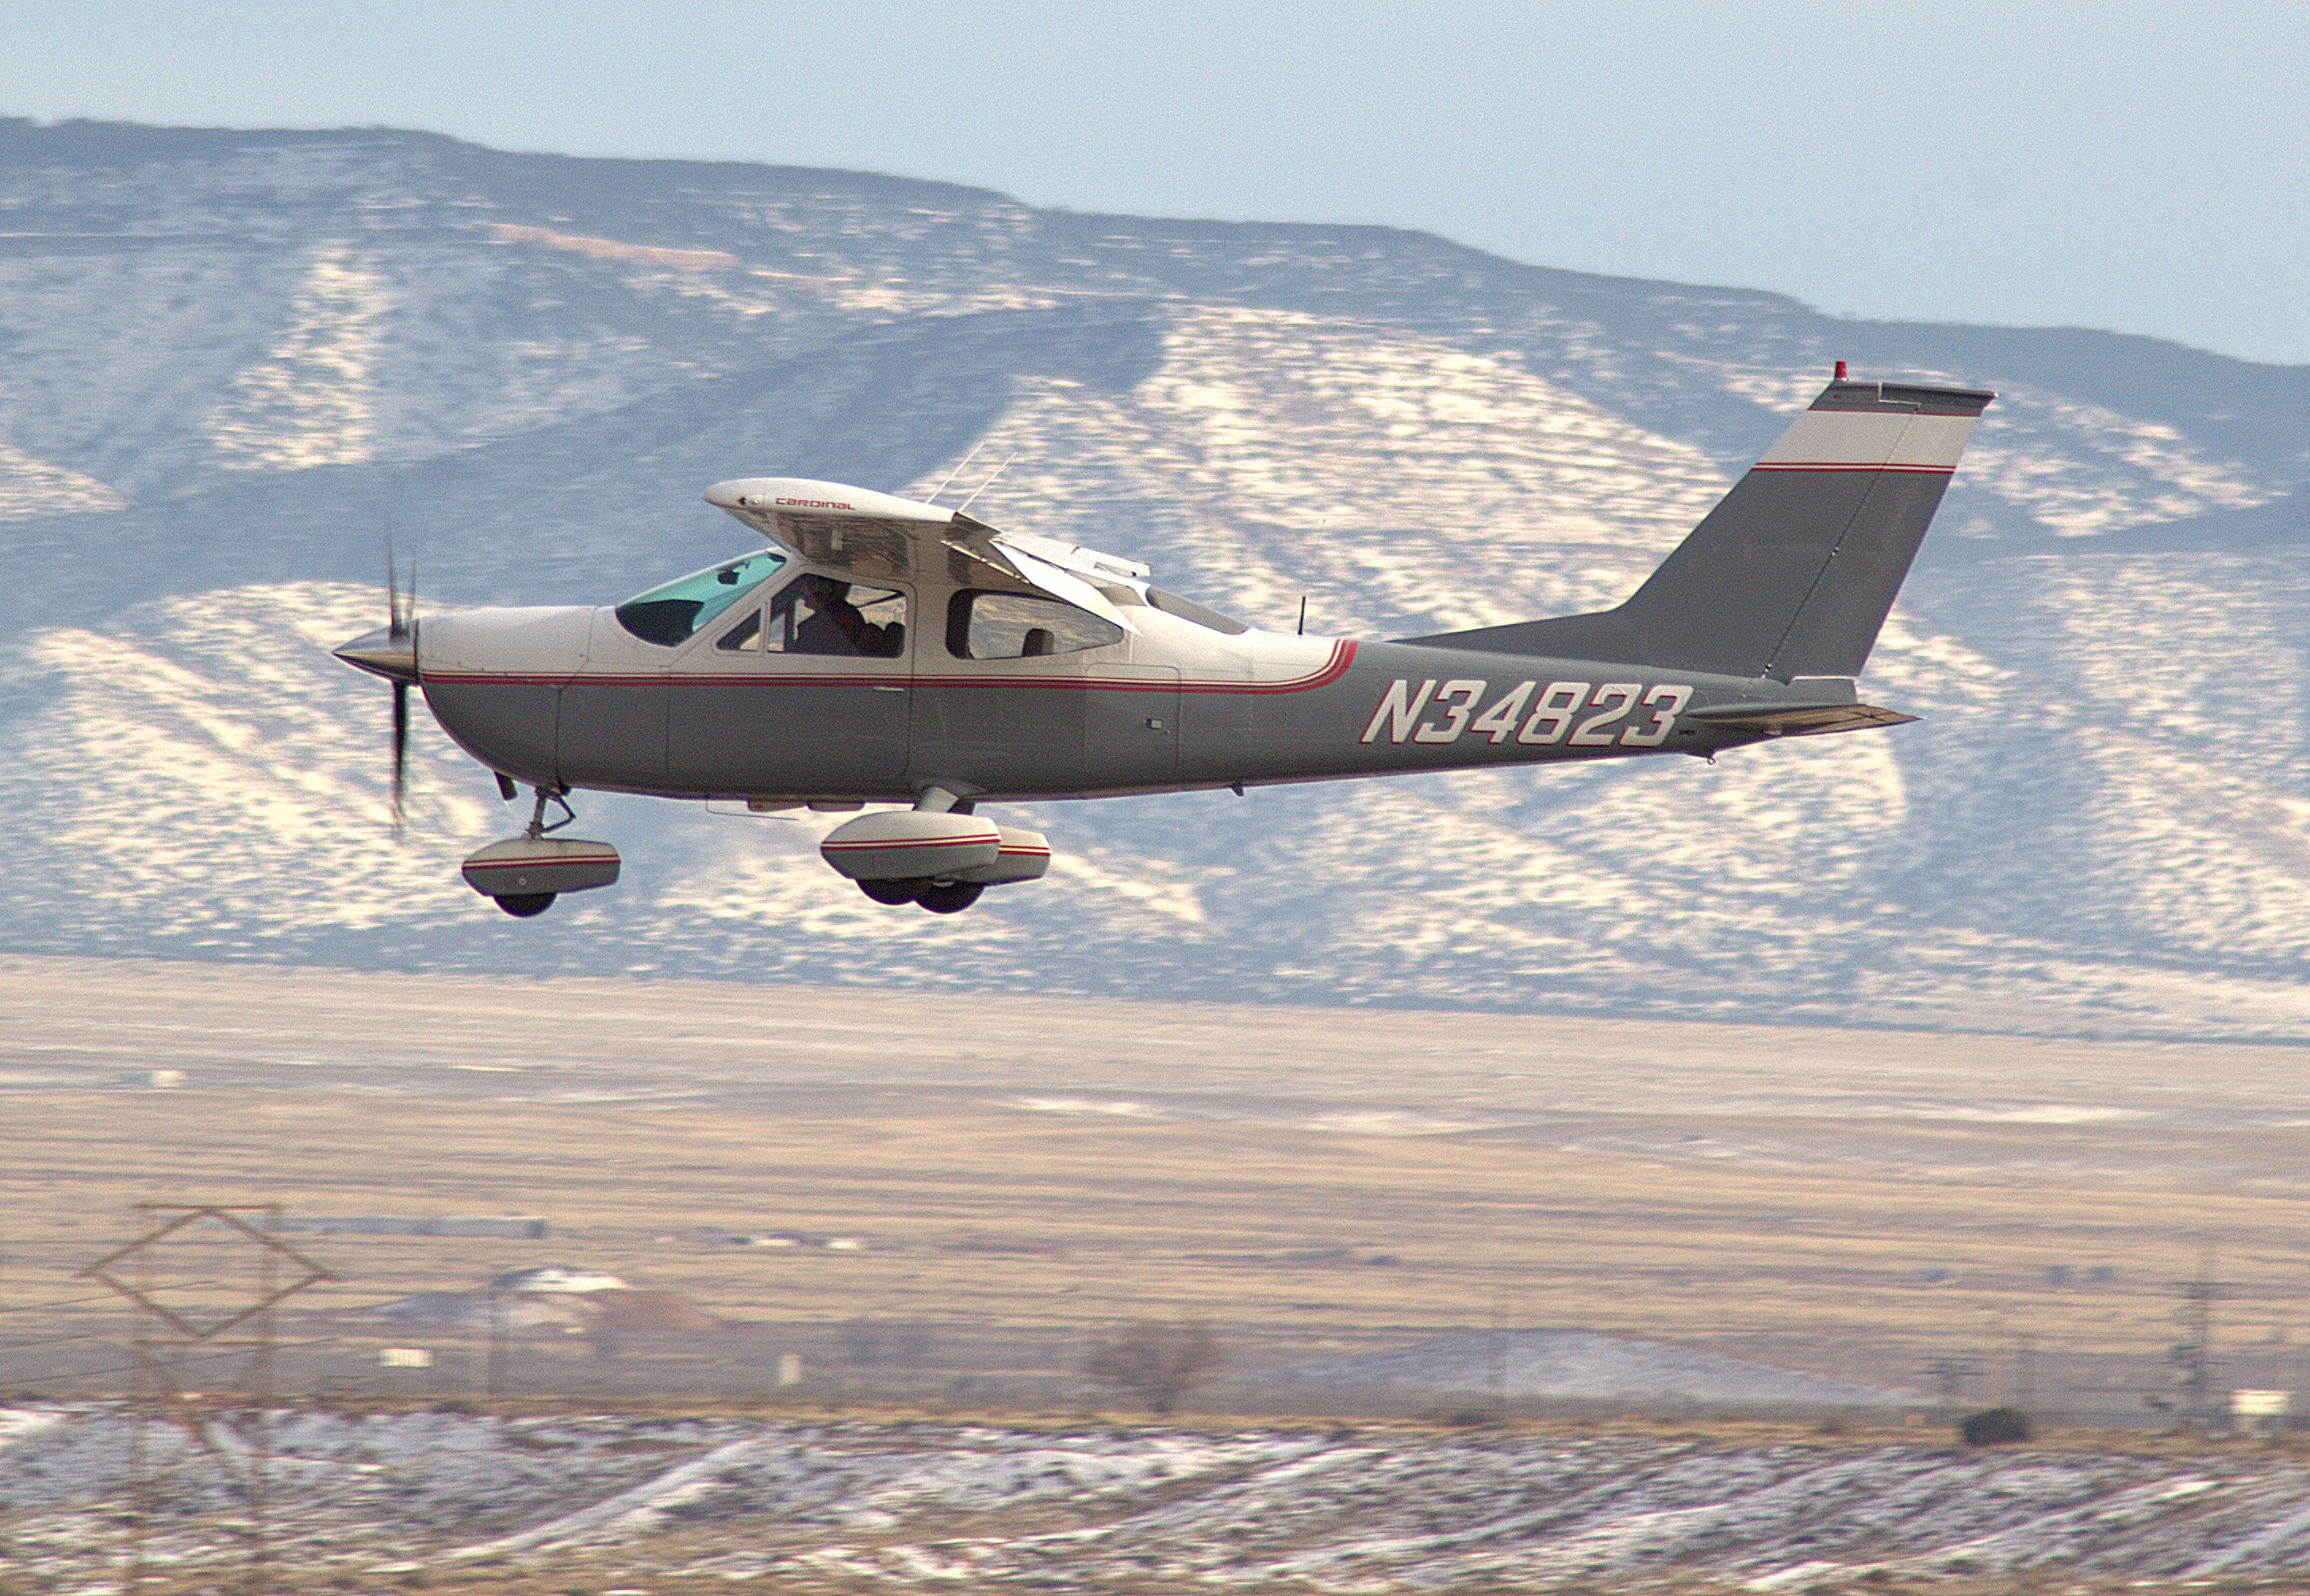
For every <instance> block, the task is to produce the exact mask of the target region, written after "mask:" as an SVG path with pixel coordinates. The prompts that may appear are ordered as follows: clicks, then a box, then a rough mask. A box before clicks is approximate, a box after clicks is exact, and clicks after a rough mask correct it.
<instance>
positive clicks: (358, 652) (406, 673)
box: [332, 626, 417, 681]
mask: <svg viewBox="0 0 2310 1596" xmlns="http://www.w3.org/2000/svg"><path fill="white" fill-rule="evenodd" d="M332 652H334V654H335V655H336V656H337V657H338V658H339V659H341V660H343V661H344V662H345V664H349V665H351V666H352V668H353V669H354V670H356V671H367V672H369V674H370V675H372V676H382V677H384V678H385V679H386V681H416V680H417V639H416V638H415V637H413V636H412V634H411V633H410V631H409V629H407V628H405V627H404V628H402V629H398V630H396V629H394V628H392V627H389V626H381V627H379V628H378V629H376V630H375V631H373V632H363V633H362V634H361V635H360V637H358V638H354V639H353V640H352V642H350V643H346V644H343V646H339V647H338V648H336V649H334V650H333V651H332Z"/></svg>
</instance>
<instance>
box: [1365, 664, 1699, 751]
mask: <svg viewBox="0 0 2310 1596" xmlns="http://www.w3.org/2000/svg"><path fill="white" fill-rule="evenodd" d="M1490 691H1491V683H1490V682H1489V681H1476V680H1473V679H1472V678H1455V679H1453V680H1451V681H1436V680H1434V679H1433V678H1430V679H1429V680H1428V681H1418V682H1415V681H1408V680H1406V679H1404V678H1402V677H1398V678H1397V679H1396V680H1395V681H1393V682H1391V683H1390V684H1389V685H1388V690H1387V691H1386V692H1385V694H1384V695H1382V697H1381V698H1380V701H1379V707H1377V708H1376V709H1374V710H1373V711H1372V717H1371V722H1370V724H1368V725H1367V726H1365V727H1364V734H1363V738H1362V741H1363V742H1379V741H1381V740H1382V739H1383V738H1385V740H1386V741H1387V742H1405V741H1407V740H1408V741H1410V742H1459V741H1460V740H1461V739H1462V738H1463V737H1483V738H1488V739H1489V740H1490V741H1491V742H1494V743H1495V744H1500V743H1507V742H1520V743H1525V744H1530V745H1535V746H1541V747H1545V746H1547V745H1548V744H1550V743H1558V742H1560V743H1564V744H1566V745H1567V746H1568V747H1572V748H1658V747H1659V746H1660V745H1661V744H1662V743H1663V742H1667V741H1668V734H1669V731H1670V729H1671V728H1672V727H1673V726H1674V725H1675V724H1676V717H1677V716H1678V715H1679V714H1680V712H1681V711H1682V710H1683V708H1684V707H1685V706H1686V705H1687V704H1689V703H1690V702H1691V701H1692V689H1691V688H1689V687H1687V686H1685V685H1683V684H1682V683H1680V682H1662V683H1660V684H1658V685H1656V686H1654V687H1650V688H1647V687H1646V685H1645V684H1644V683H1643V682H1640V681H1602V682H1590V681H1551V682H1550V683H1548V684H1547V686H1546V687H1544V688H1543V687H1542V686H1541V684H1540V683H1539V682H1538V681H1520V682H1517V683H1516V684H1515V685H1514V686H1513V687H1511V688H1509V689H1508V690H1507V691H1506V692H1504V693H1502V694H1501V695H1500V697H1499V698H1497V699H1494V700H1493V701H1492V702H1491V703H1490V704H1489V706H1487V705H1486V704H1485V699H1486V698H1487V697H1488V696H1489V694H1490Z"/></svg>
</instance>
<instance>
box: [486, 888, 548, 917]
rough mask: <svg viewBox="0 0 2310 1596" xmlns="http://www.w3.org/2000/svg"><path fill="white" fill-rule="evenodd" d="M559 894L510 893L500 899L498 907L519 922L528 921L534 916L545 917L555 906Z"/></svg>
mask: <svg viewBox="0 0 2310 1596" xmlns="http://www.w3.org/2000/svg"><path fill="white" fill-rule="evenodd" d="M560 896H561V895H560V893H558V892H508V893H507V894H506V895H505V896H504V897H503V898H499V899H498V907H499V908H501V909H503V910H504V911H505V912H506V913H507V914H508V915H512V916H513V917H514V918H515V919H517V920H526V919H528V918H529V917H530V916H531V915H543V913H545V911H546V910H548V909H550V908H551V907H552V906H553V900H554V899H555V898H559V897H560Z"/></svg>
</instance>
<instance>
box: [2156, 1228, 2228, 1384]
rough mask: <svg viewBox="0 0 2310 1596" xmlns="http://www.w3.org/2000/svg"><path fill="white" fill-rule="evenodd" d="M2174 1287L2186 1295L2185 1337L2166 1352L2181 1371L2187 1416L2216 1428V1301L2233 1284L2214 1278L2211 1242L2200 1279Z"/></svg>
mask: <svg viewBox="0 0 2310 1596" xmlns="http://www.w3.org/2000/svg"><path fill="white" fill-rule="evenodd" d="M2174 1289H2175V1293H2176V1295H2178V1296H2179V1297H2181V1299H2182V1302H2181V1306H2180V1307H2178V1308H2176V1309H2175V1314H2174V1316H2175V1319H2176V1320H2178V1321H2179V1322H2180V1323H2181V1326H2182V1339H2181V1340H2178V1341H2176V1342H2175V1343H2174V1345H2173V1346H2172V1347H2170V1348H2168V1349H2167V1353H2166V1356H2167V1358H2168V1360H2170V1361H2171V1362H2172V1363H2173V1365H2174V1366H2175V1369H2176V1370H2178V1371H2179V1373H2180V1375H2181V1386H2182V1413H2183V1417H2184V1420H2185V1421H2186V1422H2188V1423H2191V1424H2194V1425H2199V1426H2202V1427H2205V1428H2207V1429H2212V1428H2214V1427H2215V1426H2216V1425H2217V1424H2219V1422H2220V1418H2221V1410H2220V1409H2219V1406H2218V1405H2217V1404H2216V1401H2215V1398H2214V1305H2215V1304H2216V1303H2218V1302H2219V1301H2221V1300H2222V1299H2223V1298H2224V1297H2227V1296H2228V1295H2229V1288H2228V1286H2227V1285H2226V1284H2225V1283H2224V1282H2222V1281H2220V1280H2218V1279H2215V1278H2214V1247H2213V1244H2212V1243H2211V1242H2208V1243H2207V1244H2206V1246H2205V1250H2204V1251H2203V1253H2201V1254H2200V1256H2199V1261H2198V1276H2197V1279H2191V1280H2176V1281H2175V1282H2174Z"/></svg>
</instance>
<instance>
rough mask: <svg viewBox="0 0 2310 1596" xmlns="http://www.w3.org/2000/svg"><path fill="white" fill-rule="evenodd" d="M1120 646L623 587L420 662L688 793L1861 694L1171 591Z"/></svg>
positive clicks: (1184, 768) (1581, 729)
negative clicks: (720, 611) (731, 624)
mask: <svg viewBox="0 0 2310 1596" xmlns="http://www.w3.org/2000/svg"><path fill="white" fill-rule="evenodd" d="M1139 620H1140V625H1141V628H1142V630H1141V632H1140V634H1139V635H1138V636H1136V637H1133V638H1125V639H1124V640H1123V641H1121V642H1119V643H1117V644H1116V645H1112V646H1108V647H1106V648H1100V649H1095V650H1090V651H1086V653H1084V654H1076V655H1058V656H1055V657H1048V658H1039V659H1024V658H1011V659H1003V660H976V659H968V658H958V657H955V656H954V655H952V654H951V653H949V652H948V651H947V650H946V649H945V648H944V647H943V646H942V643H943V641H944V640H943V639H942V638H939V637H936V636H930V637H923V636H922V635H921V633H920V632H919V631H917V632H916V638H917V639H918V640H917V641H916V643H915V644H914V646H911V647H909V648H907V649H906V650H904V651H903V653H902V654H901V655H899V657H895V658H877V659H852V658H822V657H812V656H807V655H800V656H763V655H752V656H748V657H739V658H734V657H733V651H729V650H724V649H719V648H717V647H716V639H715V638H713V637H712V636H701V637H699V638H692V639H690V640H689V641H687V642H686V643H684V644H683V645H682V646H677V647H674V648H671V649H668V648H663V647H659V646H655V645H651V644H647V643H645V642H642V641H640V640H639V639H637V638H632V637H630V635H628V634H627V633H626V632H625V631H624V629H622V628H621V626H620V624H619V622H618V620H617V619H616V615H615V612H613V611H612V610H610V609H608V608H606V607H605V608H602V609H598V610H594V609H566V610H498V611H489V610H482V611H465V612H448V613H447V614H442V615H439V616H434V617H430V618H428V620H426V622H425V634H424V635H425V659H424V663H423V665H422V669H421V677H420V680H421V686H422V688H423V690H424V692H425V696H426V699H427V702H428V703H429V704H430V706H431V707H432V710H433V713H434V715H435V716H436V718H437V719H439V722H440V723H441V724H442V726H443V727H444V728H445V729H446V730H447V732H448V733H449V734H450V735H451V736H452V737H453V738H455V739H456V741H457V742H458V743H459V744H460V745H461V746H462V747H464V748H465V750H467V751H468V752H469V753H471V754H472V755H473V757H474V758H475V759H479V760H481V761H482V763H483V764H485V765H488V766H490V767H491V768H494V769H497V770H499V771H501V772H503V773H505V774H506V775H507V776H511V777H513V778H514V779H516V780H517V781H521V782H525V783H528V784H532V785H546V786H559V787H562V788H569V789H595V790H607V791H618V792H630V793H643V794H654V795H658V796H666V797H677V798H690V799H701V798H738V799H757V800H761V799H786V798H793V799H801V800H805V801H808V800H821V801H830V802H850V801H855V802H911V801H913V800H914V799H915V798H916V795H917V794H920V793H921V792H922V791H923V790H925V788H927V787H930V786H934V785H937V786H943V787H946V788H947V789H948V790H950V791H951V792H954V793H955V794H958V795H959V796H962V797H966V798H969V799H974V800H975V799H978V798H986V799H993V800H1000V799H1034V798H1078V797H1095V796H1108V795H1115V794H1140V793H1161V792H1174V791H1181V790H1188V789H1199V788H1215V787H1226V786H1232V785H1238V784H1240V785H1264V784H1274V783H1283V782H1300V781H1321V780H1326V779H1333V778H1338V777H1344V776H1366V775H1374V774H1382V773H1387V772H1394V771H1419V770H1443V769H1457V768H1470V767H1477V766H1489V765H1523V764H1538V763H1546V762H1552V761H1559V760H1572V759H1620V758H1628V757H1631V756H1635V755H1640V754H1651V753H1667V752H1674V753H1688V754H1701V755H1706V754H1713V753H1715V752H1716V751H1717V750H1721V749H1724V748H1727V747H1731V746H1734V745H1737V744H1739V743H1741V742H1754V741H1757V740H1759V737H1760V736H1764V735H1768V734H1769V733H1763V732H1759V731H1758V730H1756V729H1755V728H1754V727H1753V726H1750V725H1742V726H1740V727H1730V726H1722V725H1712V724H1710V723H1709V722H1708V721H1707V720H1706V719H1705V718H1696V712H1706V711H1710V710H1722V709H1724V708H1727V707H1751V708H1764V707H1770V706H1773V705H1776V704H1785V705H1792V706H1795V705H1805V706H1813V705H1819V704H1820V703H1821V702H1823V699H1824V695H1825V694H1826V695H1827V696H1828V697H1829V698H1840V699H1841V700H1842V701H1850V698H1851V688H1850V684H1849V683H1848V682H1845V681H1841V680H1840V681H1836V682H1835V683H1833V684H1831V683H1825V682H1799V683H1795V684H1787V683H1781V682H1777V681H1771V680H1769V679H1766V680H1759V679H1757V678H1734V677H1718V676H1708V675H1705V674H1700V673H1696V672H1660V671H1658V670H1654V669H1646V668H1644V667H1637V666H1630V665H1626V664H1607V663H1599V662H1586V663H1584V662H1580V661H1574V660H1546V659H1534V658H1532V657H1529V656H1521V655H1489V654H1482V653H1475V652H1471V651H1468V650H1465V649H1456V648H1437V647H1427V646H1418V645H1411V644H1403V643H1376V642H1356V641H1350V640H1347V639H1342V638H1318V637H1300V636H1295V635H1292V634H1289V633H1272V632H1264V631H1259V630H1249V631H1245V632H1242V633H1240V634H1238V635H1235V636H1222V635H1220V634H1216V633H1211V632H1209V631H1207V630H1205V629H1203V628H1201V627H1199V626H1197V625H1196V623H1194V622H1193V621H1188V620H1180V619H1178V618H1176V617H1172V616H1168V615H1163V614H1159V613H1155V612H1143V613H1142V615H1141V616H1140V617H1139Z"/></svg>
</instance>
